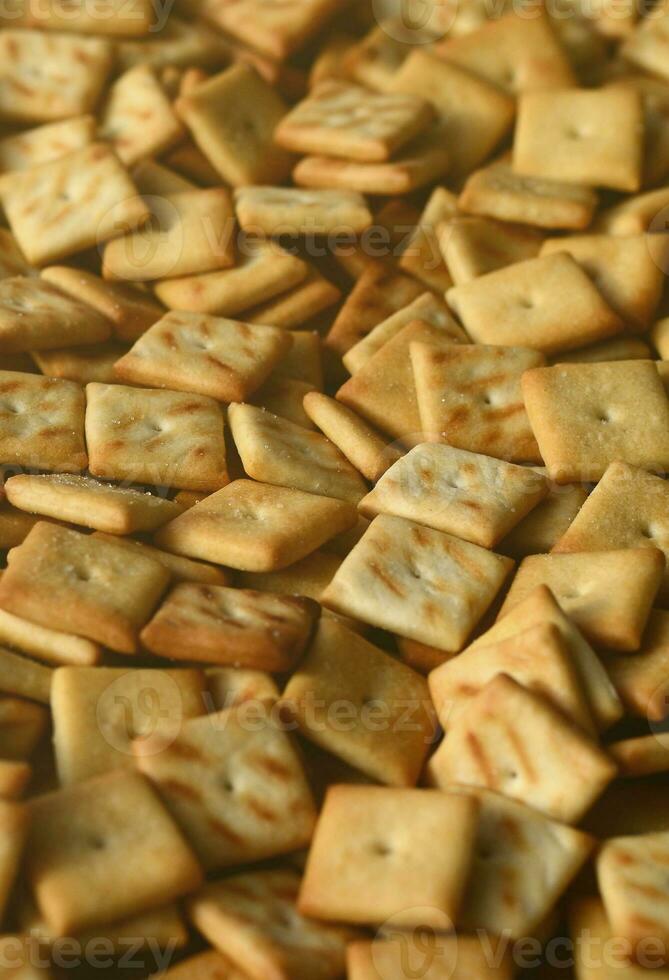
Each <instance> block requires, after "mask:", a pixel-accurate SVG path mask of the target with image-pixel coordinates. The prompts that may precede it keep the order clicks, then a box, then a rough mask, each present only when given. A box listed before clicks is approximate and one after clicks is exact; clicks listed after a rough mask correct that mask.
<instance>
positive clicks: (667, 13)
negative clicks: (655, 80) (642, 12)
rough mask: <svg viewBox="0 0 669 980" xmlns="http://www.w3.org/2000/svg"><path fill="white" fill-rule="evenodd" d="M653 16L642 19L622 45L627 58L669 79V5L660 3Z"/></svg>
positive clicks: (643, 69) (641, 67)
mask: <svg viewBox="0 0 669 980" xmlns="http://www.w3.org/2000/svg"><path fill="white" fill-rule="evenodd" d="M651 13H652V16H649V17H646V18H645V19H644V20H642V21H641V23H640V24H639V26H638V27H637V28H636V30H635V31H634V32H633V33H632V34H631V35H630V36H629V37H628V38H627V40H626V41H625V43H624V44H623V46H622V53H623V56H624V57H625V59H626V60H627V61H629V62H631V63H632V64H633V65H634V66H635V67H637V68H640V69H641V70H642V71H646V72H650V73H651V74H653V75H659V76H660V77H661V78H664V79H669V71H668V70H667V52H669V7H667V5H666V4H662V3H660V4H658V5H657V8H656V9H654V10H653V11H652V12H651Z"/></svg>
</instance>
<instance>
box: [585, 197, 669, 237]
mask: <svg viewBox="0 0 669 980" xmlns="http://www.w3.org/2000/svg"><path fill="white" fill-rule="evenodd" d="M667 206H669V187H661V188H660V189H659V190H652V191H648V192H647V193H645V194H636V195H635V196H633V197H625V198H623V200H622V201H620V202H619V203H618V204H614V205H612V206H611V207H610V208H607V210H605V211H602V212H600V214H599V215H598V216H597V219H596V222H595V229H596V230H597V231H598V232H600V231H601V232H603V233H604V234H608V235H643V234H644V233H645V232H652V231H656V232H659V233H660V234H663V233H664V232H666V230H667V229H666V225H665V223H664V221H663V217H664V215H665V213H666V212H665V208H666V207H667ZM658 225H659V227H658Z"/></svg>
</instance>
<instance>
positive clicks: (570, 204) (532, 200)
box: [458, 159, 597, 229]
mask: <svg viewBox="0 0 669 980" xmlns="http://www.w3.org/2000/svg"><path fill="white" fill-rule="evenodd" d="M458 207H459V208H460V210H461V211H464V212H466V213H469V214H480V215H483V216H485V217H488V218H496V219H497V220H499V221H516V222H519V223H522V224H526V225H531V226H534V227H536V228H574V229H581V228H587V226H588V225H589V224H590V222H591V220H592V216H593V215H594V213H595V209H596V207H597V195H596V193H595V191H593V190H592V188H590V187H583V186H581V185H579V184H569V183H567V182H566V181H563V180H552V179H551V180H549V179H547V178H545V177H526V176H521V175H520V174H516V173H514V172H513V170H512V169H511V166H510V164H509V163H508V162H507V161H506V160H505V159H503V160H498V161H496V162H495V163H491V164H489V165H488V166H487V167H483V168H482V169H481V170H476V171H475V172H474V173H472V174H470V176H469V177H468V178H467V180H466V181H465V185H464V187H463V189H462V191H461V192H460V196H459V197H458Z"/></svg>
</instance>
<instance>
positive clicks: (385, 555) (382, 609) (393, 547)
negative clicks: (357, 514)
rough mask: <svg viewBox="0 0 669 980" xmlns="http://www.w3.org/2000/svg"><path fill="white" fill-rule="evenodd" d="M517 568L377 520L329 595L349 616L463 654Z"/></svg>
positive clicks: (326, 599)
mask: <svg viewBox="0 0 669 980" xmlns="http://www.w3.org/2000/svg"><path fill="white" fill-rule="evenodd" d="M512 565H513V562H512V561H511V560H510V559H509V558H503V557H502V556H501V555H495V554H492V553H491V552H489V551H486V550H485V549H484V548H480V547H479V546H478V545H475V544H471V543H470V542H468V541H461V540H459V539H458V538H454V537H452V536H451V535H450V534H444V533H443V532H442V531H435V530H433V529H432V528H427V527H423V526H422V525H420V524H415V523H414V522H413V521H407V520H404V519H403V518H401V517H389V516H387V515H385V514H382V515H381V516H380V517H376V518H375V519H374V520H373V521H372V523H371V524H370V526H369V528H368V529H367V530H366V531H365V533H364V535H363V536H362V538H361V539H360V541H359V542H358V544H357V545H355V547H354V548H353V550H352V551H351V552H350V553H349V555H348V556H347V557H346V558H345V559H344V561H343V563H342V565H341V566H340V568H339V570H338V571H337V572H336V574H335V576H334V578H333V579H332V581H331V582H330V584H329V586H328V587H327V588H326V590H325V592H324V593H323V597H322V602H323V604H324V605H325V606H328V607H329V608H331V609H334V611H335V612H338V613H342V614H343V615H345V616H352V617H353V618H354V619H360V620H362V621H363V622H365V623H370V624H371V625H373V626H378V627H379V628H381V629H387V630H390V631H391V632H393V633H398V634H399V635H400V636H407V637H409V639H413V640H418V641H420V642H421V643H427V644H429V645H430V646H435V647H437V648H438V649H440V650H447V651H458V650H461V649H462V647H463V646H464V645H465V643H466V641H467V638H468V637H469V635H470V633H471V632H472V630H473V629H474V627H475V626H476V624H477V623H478V621H479V620H480V619H481V617H482V616H483V614H484V613H485V611H486V609H487V608H488V607H489V605H490V604H491V602H492V601H493V599H494V598H495V595H496V594H497V592H498V591H499V590H500V588H501V586H502V584H503V582H504V580H505V578H506V577H507V575H508V573H509V571H510V569H511V567H512Z"/></svg>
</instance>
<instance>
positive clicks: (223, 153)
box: [176, 63, 290, 187]
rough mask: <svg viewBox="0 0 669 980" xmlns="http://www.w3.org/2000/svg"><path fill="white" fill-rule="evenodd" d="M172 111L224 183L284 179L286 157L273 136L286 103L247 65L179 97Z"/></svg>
mask: <svg viewBox="0 0 669 980" xmlns="http://www.w3.org/2000/svg"><path fill="white" fill-rule="evenodd" d="M176 110H177V113H178V115H179V117H180V118H181V120H182V121H183V122H184V123H185V125H186V126H187V127H188V129H189V130H190V132H191V134H192V136H193V139H194V140H195V142H196V143H197V145H198V146H199V148H200V149H201V150H202V152H203V153H204V155H205V156H206V158H207V160H209V161H210V163H211V164H212V165H213V166H214V168H215V169H216V171H217V172H218V173H219V174H220V175H221V177H222V178H223V180H224V181H225V182H226V183H228V184H231V185H232V186H233V187H241V186H244V185H246V184H263V183H264V184H267V183H277V184H278V183H281V182H282V181H283V179H284V178H285V177H287V175H288V173H289V170H290V156H289V155H288V154H287V153H286V152H285V151H284V150H283V149H281V148H280V147H279V146H277V145H276V144H275V142H274V139H273V136H274V130H275V129H276V126H277V124H278V123H279V121H280V120H281V118H282V116H284V115H285V112H286V105H285V103H284V101H283V99H282V98H281V96H280V95H279V94H278V93H277V92H276V91H275V89H273V88H272V86H271V85H269V84H268V83H267V82H266V81H265V80H264V79H263V78H261V77H260V75H259V74H258V73H257V72H256V71H255V70H254V69H253V68H252V67H251V66H250V65H246V64H243V63H239V64H236V65H232V67H230V68H227V69H226V70H225V71H222V72H221V73H220V74H218V75H214V77H213V78H210V79H209V81H207V82H203V83H202V84H201V85H198V86H197V87H196V88H195V89H193V90H192V91H191V92H189V93H188V94H187V95H182V96H181V97H180V98H179V99H178V100H177V102H176Z"/></svg>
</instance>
